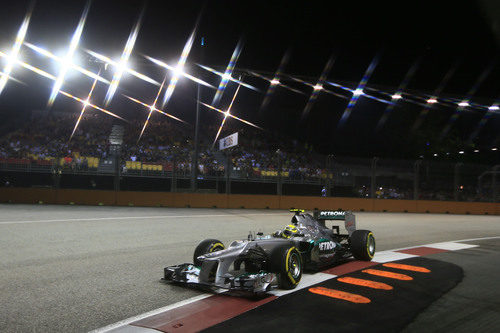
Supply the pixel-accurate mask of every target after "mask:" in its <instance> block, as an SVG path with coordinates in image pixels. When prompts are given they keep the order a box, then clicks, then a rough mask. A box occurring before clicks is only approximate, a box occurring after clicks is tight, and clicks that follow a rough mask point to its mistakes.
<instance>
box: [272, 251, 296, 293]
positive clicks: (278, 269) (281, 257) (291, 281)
mask: <svg viewBox="0 0 500 333" xmlns="http://www.w3.org/2000/svg"><path fill="white" fill-rule="evenodd" d="M269 270H270V271H271V272H272V273H277V274H278V282H279V284H278V285H279V287H280V288H281V289H293V288H295V287H296V286H297V285H298V284H299V282H300V279H301V278H302V270H303V265H302V256H301V254H300V252H299V251H298V250H297V248H295V246H293V245H286V246H280V247H278V248H276V249H274V250H273V252H272V253H271V258H270V267H269Z"/></svg>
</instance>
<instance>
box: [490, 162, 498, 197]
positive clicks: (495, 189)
mask: <svg viewBox="0 0 500 333" xmlns="http://www.w3.org/2000/svg"><path fill="white" fill-rule="evenodd" d="M498 169H500V164H497V165H495V166H494V167H493V183H492V184H491V185H492V186H493V191H492V192H493V202H498V189H497V173H498Z"/></svg>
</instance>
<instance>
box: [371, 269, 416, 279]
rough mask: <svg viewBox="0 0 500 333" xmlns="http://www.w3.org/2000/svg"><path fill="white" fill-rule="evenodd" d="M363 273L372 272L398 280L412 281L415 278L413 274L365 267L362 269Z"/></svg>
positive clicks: (372, 273)
mask: <svg viewBox="0 0 500 333" xmlns="http://www.w3.org/2000/svg"><path fill="white" fill-rule="evenodd" d="M362 272H363V273H366V274H371V275H377V276H383V277H386V278H390V279H396V280H404V281H411V280H413V278H412V277H411V276H408V275H405V274H400V273H393V272H388V271H381V270H378V269H371V268H369V269H364V270H362Z"/></svg>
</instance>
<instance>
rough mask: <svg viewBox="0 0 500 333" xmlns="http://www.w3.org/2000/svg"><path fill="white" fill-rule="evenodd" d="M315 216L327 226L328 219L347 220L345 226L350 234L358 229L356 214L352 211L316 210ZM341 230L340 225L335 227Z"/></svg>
mask: <svg viewBox="0 0 500 333" xmlns="http://www.w3.org/2000/svg"><path fill="white" fill-rule="evenodd" d="M314 218H315V219H316V220H318V222H319V223H321V224H322V225H323V226H325V221H326V220H334V221H345V222H344V223H345V228H346V230H347V232H348V233H349V236H350V235H351V234H352V233H353V232H354V231H355V230H356V216H354V214H353V213H352V212H351V211H343V210H322V211H316V212H314ZM334 229H335V230H336V231H337V233H338V232H339V227H338V226H337V227H334Z"/></svg>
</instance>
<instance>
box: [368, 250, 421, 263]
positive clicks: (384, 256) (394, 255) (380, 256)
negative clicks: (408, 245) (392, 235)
mask: <svg viewBox="0 0 500 333" xmlns="http://www.w3.org/2000/svg"><path fill="white" fill-rule="evenodd" d="M413 257H418V256H416V255H412V254H407V253H401V252H395V251H380V252H375V256H374V257H373V259H372V260H373V261H376V262H378V263H381V264H382V263H384V262H389V261H396V260H402V259H408V258H413Z"/></svg>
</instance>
